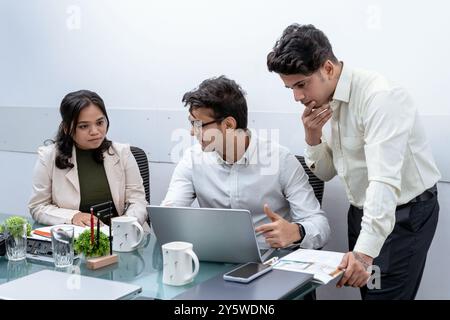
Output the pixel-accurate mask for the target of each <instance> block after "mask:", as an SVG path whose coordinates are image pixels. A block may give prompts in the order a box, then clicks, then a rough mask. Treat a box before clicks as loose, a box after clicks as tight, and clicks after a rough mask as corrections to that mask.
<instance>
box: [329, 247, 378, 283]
mask: <svg viewBox="0 0 450 320" xmlns="http://www.w3.org/2000/svg"><path fill="white" fill-rule="evenodd" d="M372 263H373V258H372V257H370V256H368V255H365V254H363V253H360V252H356V251H351V252H347V253H346V254H345V256H344V258H342V261H341V264H340V265H339V267H338V268H339V269H340V270H345V272H344V275H343V276H342V278H341V280H339V282H338V283H337V285H336V287H338V288H341V287H342V286H352V287H355V288H361V287H364V286H365V285H366V284H367V281H368V280H369V277H370V273H369V272H368V271H367V269H368V268H369V267H370V266H371V265H372Z"/></svg>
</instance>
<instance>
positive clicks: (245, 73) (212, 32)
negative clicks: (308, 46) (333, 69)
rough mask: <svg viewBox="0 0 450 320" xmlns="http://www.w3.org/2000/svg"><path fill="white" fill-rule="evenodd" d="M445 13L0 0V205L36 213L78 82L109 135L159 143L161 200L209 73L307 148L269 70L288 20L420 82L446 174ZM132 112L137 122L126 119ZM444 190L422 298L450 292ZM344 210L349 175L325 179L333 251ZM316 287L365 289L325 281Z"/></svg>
mask: <svg viewBox="0 0 450 320" xmlns="http://www.w3.org/2000/svg"><path fill="white" fill-rule="evenodd" d="M449 9H450V4H449V3H448V2H445V1H441V0H431V1H427V2H423V1H407V0H397V1H387V0H385V1H376V0H374V1H367V0H365V1H361V0H359V1H358V0H345V1H333V0H327V1H325V0H322V1H320V0H318V1H314V2H311V1H303V0H295V1H288V0H281V1H277V2H273V1H261V0H248V1H238V0H229V1H226V2H224V1H220V2H219V1H207V0H188V1H182V0H179V1H175V0H173V1H162V0H161V1H148V0H147V1H144V0H134V1H117V0H116V1H113V0H96V1H89V0H84V1H76V0H72V1H66V0H60V1H54V0H53V1H52V0H34V1H25V0H9V1H8V0H0V47H1V50H0V212H7V213H11V214H23V215H26V214H27V210H26V203H27V200H28V196H29V193H30V180H31V172H32V168H33V165H34V161H35V154H34V153H33V152H34V151H35V150H36V148H37V146H38V145H39V144H40V142H42V141H43V140H44V139H46V138H48V137H49V136H52V135H53V133H54V131H55V129H56V127H57V123H56V122H57V118H58V114H57V107H58V106H59V103H60V101H61V99H62V97H63V96H64V95H65V94H66V93H67V92H69V91H73V90H78V89H81V88H86V89H91V90H94V91H97V92H98V93H99V94H100V95H101V96H102V97H103V98H104V100H105V102H106V103H107V106H108V108H109V109H111V110H112V112H111V118H112V127H111V132H110V133H111V138H113V139H117V140H118V141H128V142H130V143H134V144H136V145H139V146H142V147H144V148H145V149H146V151H148V152H149V154H150V157H151V159H152V162H151V164H150V165H151V184H152V190H151V192H152V202H153V203H158V202H159V201H160V200H161V199H162V197H163V196H164V193H165V190H166V188H167V185H168V181H169V178H170V175H171V173H172V170H173V168H174V164H173V163H172V162H173V159H172V158H171V157H170V150H171V149H172V147H173V146H174V144H175V143H176V142H174V141H173V140H171V139H170V132H171V131H172V129H174V128H184V122H183V121H185V120H184V119H185V116H186V115H185V114H184V109H183V107H182V105H181V102H180V100H181V96H182V94H183V93H184V92H185V91H187V90H190V89H192V88H194V87H195V86H196V85H197V84H198V83H199V82H200V81H201V80H203V79H205V78H207V77H211V76H215V75H220V74H226V75H227V76H229V77H230V78H233V79H235V80H236V81H237V82H238V83H240V84H241V85H242V87H243V88H244V89H245V90H246V91H247V93H248V103H249V109H250V111H251V115H250V118H251V119H253V120H255V122H254V123H251V126H253V127H256V128H277V126H278V127H279V128H281V131H280V141H281V143H282V144H285V145H287V146H289V147H290V148H291V149H292V152H293V153H301V150H302V147H303V142H302V139H303V132H302V129H301V127H300V124H299V123H298V121H297V119H298V117H299V116H300V111H301V109H302V107H301V106H300V105H298V104H296V103H294V101H293V99H292V96H291V93H290V92H289V91H287V89H284V88H283V86H282V85H281V82H280V80H279V79H278V78H277V76H276V75H274V74H270V73H268V72H267V70H266V67H265V57H266V55H267V53H268V52H269V50H270V48H271V47H272V46H273V44H274V42H275V40H276V39H277V38H278V37H279V36H280V34H281V32H282V30H283V29H284V27H285V26H287V25H288V24H290V23H292V22H300V23H313V24H315V25H316V26H317V27H319V28H321V29H322V30H323V31H324V32H325V33H326V34H327V35H328V37H329V38H330V41H331V42H332V44H333V45H334V50H335V53H336V55H337V56H338V58H340V59H342V60H344V61H345V62H346V63H347V64H350V65H353V66H355V67H364V68H367V69H374V70H377V71H379V72H381V73H383V74H385V75H386V76H388V77H389V78H391V79H393V80H396V81H398V82H400V83H402V84H403V85H404V86H405V87H407V88H408V89H410V92H411V94H412V95H413V96H414V98H415V101H416V102H417V105H418V108H419V110H420V112H421V114H422V115H423V116H424V121H425V123H426V125H427V133H428V135H429V137H430V140H431V143H432V146H433V151H434V154H435V157H436V160H437V162H438V164H439V167H440V169H441V171H442V172H443V176H444V179H443V181H449V180H450V168H449V167H450V166H449V164H448V162H449V161H448V159H449V158H450V157H449V153H448V151H447V150H446V149H445V147H442V140H443V139H445V137H447V136H448V134H449V133H450V132H449V130H448V129H447V127H446V125H445V124H446V123H448V120H449V119H450V118H449V116H450V108H449V107H448V106H449V104H450V97H449V96H448V94H447V92H446V91H447V90H448V87H449V84H450V66H449V65H448V64H447V63H445V62H446V60H447V58H448V56H450V44H449V42H448V41H447V39H448V38H449V36H450V21H449V20H448V19H447V12H448V11H449ZM156 109H157V110H156ZM142 112H143V113H145V114H148V115H149V116H148V117H142ZM130 119H137V120H136V121H139V123H138V124H137V125H136V124H135V125H133V126H132V127H130V126H129V124H130V123H133V122H132V121H131V120H130ZM147 119H148V120H147ZM146 121H147V122H146ZM162 121H164V122H162ZM147 138H148V139H147ZM167 150H169V152H167ZM439 187H440V202H441V217H440V224H439V226H438V232H437V235H436V237H435V240H434V243H433V245H432V248H431V250H430V253H429V262H428V265H427V268H426V270H425V274H424V278H423V281H422V285H421V288H420V291H419V295H418V298H423V299H433V298H438V299H439V298H445V299H450V271H449V270H448V269H446V268H444V267H441V266H445V265H448V263H449V262H450V255H449V254H448V244H449V243H450V239H449V235H448V234H447V235H446V234H445V233H444V232H445V229H448V228H449V227H450V218H448V215H447V212H448V209H450V200H448V198H449V197H448V195H450V187H449V185H448V184H447V183H445V182H442V183H440V184H439ZM347 206H348V203H347V200H346V198H345V194H344V192H343V190H342V188H341V187H340V183H339V181H338V180H336V179H335V180H333V181H332V182H330V183H328V184H327V186H326V194H325V199H324V208H325V209H326V210H327V211H328V212H329V218H330V222H331V223H332V227H333V230H334V235H333V238H332V239H331V241H330V243H329V245H328V248H329V249H332V250H341V251H343V250H345V249H346V246H347V243H346V239H345V238H346V236H345V234H346V223H345V221H346V210H347ZM319 297H320V298H323V299H325V298H342V299H347V298H358V297H359V296H358V293H357V292H356V290H353V289H345V290H337V289H333V287H332V286H327V287H324V288H321V289H320V290H319Z"/></svg>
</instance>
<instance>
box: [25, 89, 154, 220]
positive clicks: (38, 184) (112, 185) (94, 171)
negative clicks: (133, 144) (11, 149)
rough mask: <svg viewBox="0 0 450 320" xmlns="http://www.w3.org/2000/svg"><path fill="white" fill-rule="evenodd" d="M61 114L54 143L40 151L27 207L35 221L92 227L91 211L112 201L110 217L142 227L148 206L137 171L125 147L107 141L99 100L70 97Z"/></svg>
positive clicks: (80, 94) (90, 95)
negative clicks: (131, 219)
mask: <svg viewBox="0 0 450 320" xmlns="http://www.w3.org/2000/svg"><path fill="white" fill-rule="evenodd" d="M60 113H61V117H62V121H61V124H60V125H59V129H58V133H57V136H56V143H55V144H52V145H49V146H44V147H40V148H39V149H38V156H39V158H38V161H37V162H36V166H35V168H34V174H33V193H32V196H31V199H30V201H29V204H28V207H29V209H30V213H31V216H32V217H33V219H34V220H36V221H37V222H39V223H42V224H46V225H54V224H64V223H67V224H75V225H79V226H90V219H91V215H90V207H91V206H93V205H96V204H99V203H103V202H106V201H112V202H113V203H114V205H113V216H118V215H123V214H126V215H128V216H134V217H136V218H137V219H138V221H139V222H140V223H141V224H144V223H145V222H146V220H147V211H146V205H147V201H146V200H145V190H144V186H143V183H142V178H141V175H140V173H139V168H138V166H137V163H136V160H135V159H134V156H133V154H132V153H131V151H130V146H129V145H126V144H121V143H116V142H112V141H110V140H108V139H107V138H106V134H107V132H108V129H109V119H108V115H107V113H106V109H105V104H104V102H103V100H102V98H100V96H98V95H97V94H96V93H95V92H92V91H88V90H81V91H76V92H72V93H69V94H68V95H66V96H65V97H64V99H63V100H62V102H61V107H60ZM95 223H96V219H95Z"/></svg>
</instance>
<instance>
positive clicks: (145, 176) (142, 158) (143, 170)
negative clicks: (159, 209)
mask: <svg viewBox="0 0 450 320" xmlns="http://www.w3.org/2000/svg"><path fill="white" fill-rule="evenodd" d="M130 150H131V153H132V154H133V156H134V158H135V159H136V162H137V165H138V167H139V172H140V174H141V177H142V182H143V183H144V189H145V199H146V200H147V202H148V204H150V169H149V166H148V159H147V155H146V154H145V151H144V150H142V149H141V148H138V147H134V146H130ZM147 222H148V225H150V218H149V217H148V215H147Z"/></svg>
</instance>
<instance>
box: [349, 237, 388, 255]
mask: <svg viewBox="0 0 450 320" xmlns="http://www.w3.org/2000/svg"><path fill="white" fill-rule="evenodd" d="M385 240H386V239H385V238H383V237H380V236H376V235H372V234H368V233H366V232H363V231H361V233H360V234H359V237H358V240H357V241H356V245H355V248H353V251H357V252H361V253H363V254H365V255H368V256H370V257H372V258H374V259H375V258H376V257H378V255H379V254H380V251H381V248H382V247H383V244H384V242H385Z"/></svg>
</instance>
